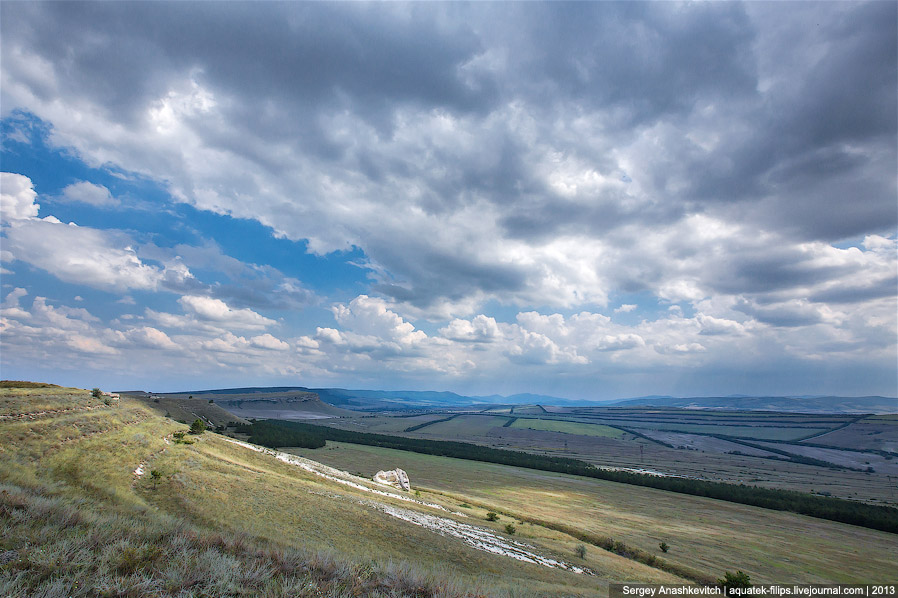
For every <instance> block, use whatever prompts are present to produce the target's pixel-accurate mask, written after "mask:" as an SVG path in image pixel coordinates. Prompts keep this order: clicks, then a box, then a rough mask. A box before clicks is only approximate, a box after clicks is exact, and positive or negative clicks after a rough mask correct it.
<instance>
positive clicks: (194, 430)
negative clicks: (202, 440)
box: [190, 418, 206, 434]
mask: <svg viewBox="0 0 898 598" xmlns="http://www.w3.org/2000/svg"><path fill="white" fill-rule="evenodd" d="M205 431H206V424H205V423H203V420H201V419H200V418H196V419H195V420H193V423H192V424H190V433H191V434H202V433H203V432H205Z"/></svg>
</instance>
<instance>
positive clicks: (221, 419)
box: [130, 396, 247, 426]
mask: <svg viewBox="0 0 898 598" xmlns="http://www.w3.org/2000/svg"><path fill="white" fill-rule="evenodd" d="M130 398H133V399H135V400H138V401H140V402H142V403H143V404H144V405H146V406H147V407H149V408H150V409H152V410H153V411H155V412H156V413H158V414H159V415H164V416H166V417H169V418H171V419H173V420H175V421H180V422H187V423H188V424H189V423H191V422H193V420H195V419H197V418H200V419H202V420H203V421H205V422H206V423H207V424H209V423H211V424H212V425H213V426H225V425H227V424H228V423H230V422H238V423H246V421H247V420H245V419H243V418H241V417H239V416H237V415H234V414H233V413H231V412H229V411H226V410H225V409H223V408H222V407H220V406H219V405H217V404H215V403H210V402H209V399H208V398H197V397H194V398H192V399H191V398H187V397H169V396H160V397H159V398H156V399H151V398H150V397H148V396H135V397H130Z"/></svg>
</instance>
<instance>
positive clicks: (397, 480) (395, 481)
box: [374, 468, 412, 492]
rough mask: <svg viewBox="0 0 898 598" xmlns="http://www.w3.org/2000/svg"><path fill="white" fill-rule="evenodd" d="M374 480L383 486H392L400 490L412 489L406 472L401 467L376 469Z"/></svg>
mask: <svg viewBox="0 0 898 598" xmlns="http://www.w3.org/2000/svg"><path fill="white" fill-rule="evenodd" d="M374 481H375V482H377V483H378V484H384V485H385V486H392V487H394V488H398V489H400V490H405V491H406V492H408V491H409V490H411V489H412V486H411V484H410V483H409V481H408V474H407V473H405V470H403V469H399V468H396V469H392V470H390V471H378V472H377V473H376V474H374Z"/></svg>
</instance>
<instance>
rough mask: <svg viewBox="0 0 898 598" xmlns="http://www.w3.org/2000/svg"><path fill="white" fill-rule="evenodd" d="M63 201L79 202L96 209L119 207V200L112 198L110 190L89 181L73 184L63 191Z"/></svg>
mask: <svg viewBox="0 0 898 598" xmlns="http://www.w3.org/2000/svg"><path fill="white" fill-rule="evenodd" d="M62 199H64V200H66V201H78V202H81V203H86V204H90V205H92V206H96V207H108V206H115V205H118V203H119V202H118V200H117V199H115V198H114V197H113V196H112V193H110V192H109V189H107V188H106V187H104V186H103V185H95V184H94V183H90V182H88V181H78V182H77V183H72V184H71V185H69V186H67V187H66V188H65V189H63V190H62Z"/></svg>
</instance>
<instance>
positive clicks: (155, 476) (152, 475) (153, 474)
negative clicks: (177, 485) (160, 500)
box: [150, 469, 162, 490]
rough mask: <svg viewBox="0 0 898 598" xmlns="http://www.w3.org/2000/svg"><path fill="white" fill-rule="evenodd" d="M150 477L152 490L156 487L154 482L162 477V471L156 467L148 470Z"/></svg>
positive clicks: (157, 481) (156, 482)
mask: <svg viewBox="0 0 898 598" xmlns="http://www.w3.org/2000/svg"><path fill="white" fill-rule="evenodd" d="M150 479H151V480H153V490H155V489H156V484H158V483H159V480H161V479H162V472H161V471H159V470H158V469H154V470H153V471H151V472H150Z"/></svg>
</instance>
